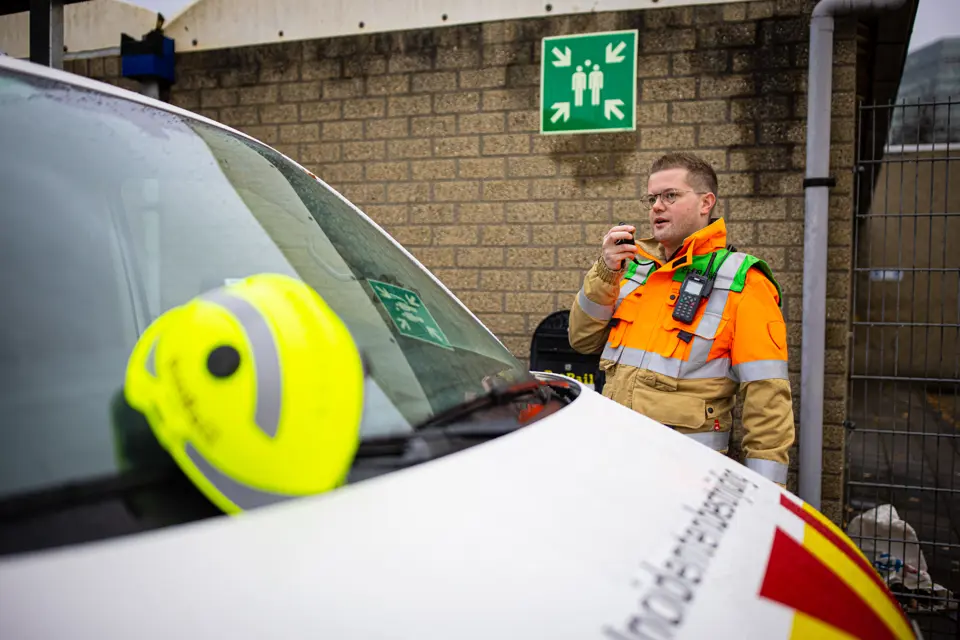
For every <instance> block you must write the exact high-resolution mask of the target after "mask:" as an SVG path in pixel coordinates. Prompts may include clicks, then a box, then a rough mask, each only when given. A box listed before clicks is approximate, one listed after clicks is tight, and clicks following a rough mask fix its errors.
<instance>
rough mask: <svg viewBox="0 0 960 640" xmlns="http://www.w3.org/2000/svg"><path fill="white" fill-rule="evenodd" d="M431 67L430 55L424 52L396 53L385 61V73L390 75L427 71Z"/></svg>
mask: <svg viewBox="0 0 960 640" xmlns="http://www.w3.org/2000/svg"><path fill="white" fill-rule="evenodd" d="M432 67H433V63H432V61H431V59H430V55H429V54H428V53H426V52H423V53H421V52H417V53H398V54H394V55H393V56H391V57H390V58H389V59H388V60H387V71H389V72H390V73H406V72H408V71H429V70H430V69H431V68H432Z"/></svg>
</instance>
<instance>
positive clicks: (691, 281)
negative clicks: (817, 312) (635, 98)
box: [569, 153, 794, 486]
mask: <svg viewBox="0 0 960 640" xmlns="http://www.w3.org/2000/svg"><path fill="white" fill-rule="evenodd" d="M717 191H718V189H717V175H716V173H715V172H714V170H713V168H712V167H711V166H710V165H709V164H707V163H706V162H704V161H703V160H702V159H700V158H698V157H696V156H694V155H691V154H686V153H672V154H668V155H665V156H663V157H661V158H660V159H658V160H657V161H656V162H654V163H653V166H652V168H651V170H650V178H649V180H648V182H647V192H648V193H647V195H646V196H645V197H644V199H643V201H644V203H645V204H646V206H647V208H648V209H649V219H650V225H651V227H652V230H653V236H652V237H650V238H646V239H643V240H640V241H638V242H637V244H636V245H634V244H632V242H633V241H632V238H633V233H634V232H635V230H636V229H635V227H633V226H632V225H618V226H615V227H613V228H612V229H610V231H608V232H607V234H606V236H605V237H604V238H603V245H602V247H601V255H600V257H599V258H598V259H597V262H596V263H595V264H594V265H593V266H592V267H591V268H590V270H589V271H588V272H587V275H586V278H585V279H584V282H583V287H582V288H581V289H580V293H579V294H578V296H577V298H576V300H575V301H574V303H573V307H572V309H571V312H570V332H569V338H570V344H571V346H572V347H573V348H574V349H576V350H577V351H579V352H581V353H597V352H601V351H602V355H601V359H600V368H601V369H602V370H603V371H604V372H605V374H606V383H605V385H604V388H603V395H605V396H607V397H608V398H611V399H613V400H615V401H616V402H619V403H621V404H623V405H626V406H628V407H631V408H632V409H634V410H636V411H638V412H640V413H642V414H644V415H647V416H649V417H650V418H653V419H654V420H657V421H658V422H662V423H663V424H665V425H668V426H669V427H671V428H673V429H675V430H676V431H678V432H680V433H683V434H686V435H688V436H690V437H691V438H693V439H694V440H696V441H698V442H700V443H702V444H704V445H706V446H709V447H711V448H713V449H715V450H717V451H720V452H723V453H726V451H727V450H728V448H729V439H730V429H731V426H732V423H733V416H732V411H733V408H734V404H735V403H736V396H737V391H738V389H739V390H742V391H744V402H743V408H742V421H743V426H744V429H745V431H746V434H745V436H744V438H743V450H744V452H745V458H746V459H745V462H744V464H745V465H746V466H747V467H749V468H751V469H753V470H754V471H757V472H759V473H760V474H761V475H763V476H765V477H767V478H769V479H770V480H773V481H774V482H776V483H777V484H779V485H780V486H785V485H786V481H787V466H788V463H789V459H788V449H789V448H790V446H791V445H792V444H793V441H794V424H793V403H792V400H791V397H790V395H791V394H790V383H789V380H788V378H787V331H786V325H785V323H784V320H783V315H782V313H781V311H780V301H781V293H780V286H779V285H778V284H777V282H776V280H774V278H773V275H772V274H771V272H770V269H769V267H767V265H766V263H764V262H763V261H762V260H760V259H758V258H756V257H754V256H749V255H747V254H744V253H740V252H736V251H735V250H733V249H731V250H728V249H727V248H726V245H727V234H726V225H725V223H724V221H723V219H722V218H717V219H711V212H712V211H713V209H714V207H715V206H716V204H717ZM622 241H627V242H628V243H630V244H626V243H622Z"/></svg>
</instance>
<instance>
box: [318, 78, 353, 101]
mask: <svg viewBox="0 0 960 640" xmlns="http://www.w3.org/2000/svg"><path fill="white" fill-rule="evenodd" d="M362 95H363V79H361V78H353V79H349V80H325V81H324V82H323V99H324V100H342V99H345V98H359V97H360V96H362Z"/></svg>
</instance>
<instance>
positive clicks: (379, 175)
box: [360, 162, 410, 182]
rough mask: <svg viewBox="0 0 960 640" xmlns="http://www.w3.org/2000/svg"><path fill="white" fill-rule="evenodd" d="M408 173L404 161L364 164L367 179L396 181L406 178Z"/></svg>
mask: <svg viewBox="0 0 960 640" xmlns="http://www.w3.org/2000/svg"><path fill="white" fill-rule="evenodd" d="M360 166H363V165H362V164H361V165H360ZM409 175H410V171H409V168H408V167H407V163H406V162H370V163H367V165H366V178H367V180H383V181H391V182H397V181H399V180H407V179H408V178H409Z"/></svg>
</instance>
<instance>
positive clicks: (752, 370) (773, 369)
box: [733, 360, 790, 383]
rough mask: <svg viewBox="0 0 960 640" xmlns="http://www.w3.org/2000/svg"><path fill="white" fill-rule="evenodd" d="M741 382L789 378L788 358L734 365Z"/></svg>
mask: <svg viewBox="0 0 960 640" xmlns="http://www.w3.org/2000/svg"><path fill="white" fill-rule="evenodd" d="M733 369H734V371H735V372H736V374H737V378H738V379H739V380H740V382H741V383H744V382H754V381H756V380H789V379H790V376H789V374H788V372H787V361H786V360H755V361H753V362H741V363H740V364H738V365H734V367H733Z"/></svg>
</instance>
